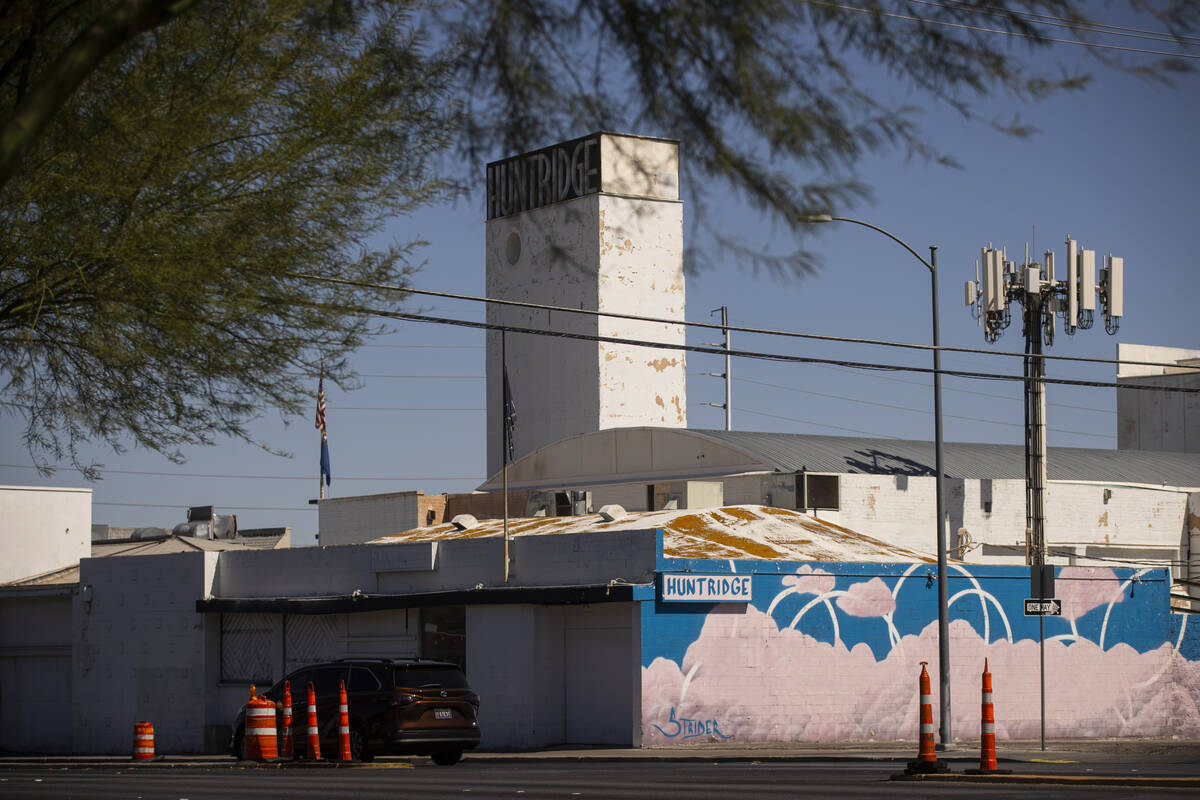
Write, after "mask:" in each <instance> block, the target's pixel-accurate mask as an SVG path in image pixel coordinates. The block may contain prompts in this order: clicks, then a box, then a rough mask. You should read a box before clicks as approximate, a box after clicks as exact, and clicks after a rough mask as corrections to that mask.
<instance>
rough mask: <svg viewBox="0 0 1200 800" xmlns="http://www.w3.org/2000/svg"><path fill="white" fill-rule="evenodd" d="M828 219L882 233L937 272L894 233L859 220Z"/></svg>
mask: <svg viewBox="0 0 1200 800" xmlns="http://www.w3.org/2000/svg"><path fill="white" fill-rule="evenodd" d="M829 219H830V220H832V221H836V222H853V223H854V224H855V225H862V226H863V227H864V228H870V229H871V230H873V231H878V232H879V233H882V234H883V235H884V236H886V237H888V238H889V239H891V240H892V241H893V242H895V243H896V244H898V245H900V246H901V247H903V248H904V249H905V250H907V251H908V252H910V253H912V256H913V258H915V259H916V260H917V261H920V262H921V263H922V264H924V265H925V269H927V270H929V271H930V272H937V270H936V269H934V268H933V265H932V264H930V263H929V262H928V261H926V260H925V259H923V258H921V256H920V255H919V254H918V253H917V251H916V250H913V249H912V248H911V247H909V246H908V242H906V241H904V240H903V239H901V238H900V237H899V236H896V235H895V234H894V233H891V232H889V231H886V230H884V229H883V228H881V227H879V226H878V225H872V224H871V223H869V222H865V221H863V220H861V219H852V218H850V217H833V216H831V217H830V218H829Z"/></svg>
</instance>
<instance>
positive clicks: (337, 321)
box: [0, 0, 453, 467]
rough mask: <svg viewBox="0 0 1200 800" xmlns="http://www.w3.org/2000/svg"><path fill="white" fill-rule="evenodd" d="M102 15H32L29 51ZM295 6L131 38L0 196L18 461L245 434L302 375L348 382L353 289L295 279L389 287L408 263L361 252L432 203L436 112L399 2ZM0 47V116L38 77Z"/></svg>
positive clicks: (288, 408) (87, 8) (399, 251)
mask: <svg viewBox="0 0 1200 800" xmlns="http://www.w3.org/2000/svg"><path fill="white" fill-rule="evenodd" d="M56 5H57V6H58V8H53V6H56ZM102 5H103V4H95V3H65V4H64V3H60V4H47V8H45V9H42V10H43V11H44V12H46V13H47V14H49V15H50V17H53V15H54V12H56V11H57V12H60V13H61V14H62V15H63V16H61V17H57V18H53V19H50V18H47V19H45V20H43V23H45V24H44V25H43V28H44V33H45V35H43V36H42V37H41V38H39V40H38V41H37V45H38V48H40V49H44V50H45V51H47V53H48V55H47V58H50V57H52V56H53V55H55V54H56V53H57V52H58V51H60V50H61V49H62V48H64V47H66V46H67V45H68V43H69V38H70V36H71V35H73V34H74V32H75V30H76V29H77V28H78V26H79V25H80V24H83V21H85V20H87V19H88V18H89V14H95V13H97V12H96V7H97V6H102ZM313 7H314V6H313V4H311V3H309V2H307V1H306V0H263V1H262V2H256V1H255V0H245V1H242V0H230V1H229V2H221V3H215V2H214V3H204V2H201V3H198V4H196V5H195V6H194V7H193V8H191V9H190V10H189V11H187V12H186V13H184V14H181V15H179V16H178V17H177V18H175V19H174V20H173V21H171V22H169V23H168V24H164V25H161V26H158V27H155V28H153V29H151V30H150V31H148V32H146V33H143V34H141V35H140V36H138V37H137V38H135V39H134V40H133V41H131V42H130V43H128V44H127V45H126V46H125V47H124V48H123V49H121V50H119V51H118V52H117V53H116V54H114V55H113V56H110V57H109V58H107V59H105V60H103V61H102V62H100V64H99V65H98V66H97V67H96V69H95V70H94V71H93V72H92V73H91V74H90V75H89V76H88V78H87V79H86V81H85V82H84V83H83V84H81V85H80V87H79V88H78V90H77V91H75V92H74V93H73V94H72V95H71V97H70V98H69V99H68V100H67V102H66V103H65V104H64V105H63V106H62V107H61V109H60V110H59V111H58V113H57V115H56V116H55V118H54V120H53V122H52V123H51V124H50V125H48V126H47V127H46V128H45V130H44V132H43V134H42V135H41V137H40V138H39V140H38V142H37V145H36V147H35V148H34V149H32V151H31V152H30V154H29V155H28V156H27V157H26V158H25V160H24V161H23V163H22V164H21V166H20V168H19V170H17V171H16V173H15V174H14V176H13V178H12V179H11V180H9V182H8V183H7V185H5V186H4V187H3V188H2V189H0V378H2V380H3V384H2V387H3V396H4V400H5V401H6V402H7V403H8V404H9V405H10V408H12V409H15V410H16V411H17V412H18V413H19V414H21V415H23V417H24V422H25V436H26V440H27V443H28V445H29V446H30V449H31V451H32V452H33V453H34V454H35V455H36V456H38V457H41V458H45V457H52V458H54V459H59V458H63V457H72V458H74V457H75V456H76V449H77V448H76V446H77V444H78V443H80V442H82V441H93V442H100V441H102V442H106V443H107V444H108V445H110V446H111V447H113V448H115V449H117V450H120V449H121V448H123V447H127V446H128V445H129V444H130V443H133V444H135V445H137V446H142V447H146V448H150V449H153V450H158V451H161V452H164V453H166V454H168V455H176V456H177V454H178V450H179V447H180V446H182V445H185V444H194V443H207V442H211V441H212V440H213V438H214V437H216V436H219V435H231V436H235V437H242V438H249V435H248V432H247V422H248V421H249V420H251V419H252V418H254V417H255V416H256V415H258V414H259V413H260V412H262V411H263V410H266V409H280V410H282V411H283V412H295V411H298V410H299V409H300V408H301V407H302V405H303V404H305V403H310V402H311V399H312V392H313V389H314V386H315V383H316V381H315V378H314V377H312V376H315V375H316V373H317V371H318V369H319V365H320V363H321V361H322V360H323V361H324V372H325V375H326V377H329V378H332V379H333V380H335V381H336V380H339V379H344V378H345V377H346V375H347V368H346V364H345V358H344V357H345V354H346V353H347V352H349V351H350V350H352V349H353V348H354V347H356V346H357V345H358V344H360V343H361V342H362V340H363V337H364V336H365V335H367V334H369V333H370V331H371V330H372V326H373V324H374V323H372V321H371V319H370V317H369V316H368V315H367V314H365V313H364V312H363V311H362V310H361V308H362V306H363V305H364V304H367V303H370V302H371V300H372V299H373V298H372V294H371V292H370V291H368V290H364V289H361V288H354V287H350V286H345V285H340V286H339V285H331V284H328V283H321V282H316V281H312V280H309V279H306V278H303V277H297V275H298V274H305V273H308V274H317V275H321V276H329V277H336V278H343V279H348V280H354V281H363V282H385V283H386V282H392V283H395V282H403V280H404V278H405V276H406V274H407V271H408V266H407V260H406V257H407V255H408V252H407V251H408V247H407V246H393V247H388V246H384V247H382V248H375V249H371V248H369V247H368V243H369V242H370V240H371V237H372V235H373V234H375V233H376V232H377V231H378V229H379V228H380V225H381V222H382V221H383V220H384V219H385V218H390V217H393V216H395V215H397V214H403V213H404V212H405V211H407V210H409V209H412V208H414V207H416V206H419V205H422V204H427V203H430V202H432V201H434V200H435V199H437V198H439V197H441V196H442V194H443V192H444V191H445V186H444V185H443V183H441V182H439V180H438V179H437V178H436V176H434V175H433V174H432V173H431V171H430V163H431V158H432V157H433V156H434V155H435V154H436V153H438V152H439V151H440V150H441V149H442V148H443V147H444V145H445V144H446V142H447V136H448V131H449V130H450V128H451V127H452V121H453V118H452V114H450V113H449V112H448V111H447V109H448V108H451V107H452V106H451V105H449V104H447V102H446V98H445V91H446V84H445V78H446V72H445V69H444V65H442V64H441V63H439V61H438V60H437V59H436V58H434V57H430V56H429V55H428V54H427V52H426V48H424V47H423V46H422V42H421V41H420V40H419V39H418V38H417V37H416V36H415V34H414V33H413V31H414V26H413V25H412V20H411V18H410V17H409V16H408V12H407V11H406V9H405V8H404V4H402V3H390V2H389V3H379V4H376V5H370V6H359V5H357V4H355V5H335V6H332V7H324V8H323V9H322V13H319V14H318V13H314V12H313V11H312V8H313ZM30 24H32V23H30ZM24 30H25V31H26V32H27V31H28V30H29V28H28V27H26V28H25V29H24ZM7 32H8V33H10V34H12V35H10V36H8V37H7V38H6V39H5V41H4V44H5V46H6V48H7V50H6V52H5V53H3V54H2V55H0V59H3V58H4V57H5V56H7V57H8V59H9V62H10V63H13V62H14V60H15V69H13V70H12V71H10V72H9V73H8V74H7V75H6V76H5V77H6V79H7V80H6V82H5V83H4V84H3V87H2V88H3V92H4V94H3V106H2V107H3V108H6V109H10V110H11V109H12V108H13V107H14V106H15V105H16V104H17V103H18V101H19V97H18V95H19V93H20V92H21V91H22V89H21V71H22V70H23V69H25V70H28V71H29V72H30V73H31V75H32V80H33V81H36V79H37V76H38V70H39V69H41V68H42V67H43V64H42V63H41V62H40V61H39V58H38V55H37V54H36V53H35V54H34V57H33V59H32V61H30V62H29V63H27V64H22V63H20V60H19V59H15V57H16V56H19V55H20V53H19V52H18V51H19V49H20V48H21V46H22V45H23V44H24V43H26V42H27V41H28V39H27V38H26V39H22V38H21V37H20V36H19V35H17V34H19V33H21V30H15V31H14V30H9V31H7ZM55 35H57V36H58V38H59V41H55V38H54V37H55ZM393 299H394V298H393ZM83 466H85V467H86V466H87V465H83Z"/></svg>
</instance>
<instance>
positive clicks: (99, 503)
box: [92, 500, 317, 511]
mask: <svg viewBox="0 0 1200 800" xmlns="http://www.w3.org/2000/svg"><path fill="white" fill-rule="evenodd" d="M92 505H94V506H122V507H125V508H190V507H191V506H192V505H193V504H192V503H109V502H102V501H100V500H93V501H92ZM221 508H223V509H229V510H230V511H316V510H317V507H316V506H226V505H222V506H221Z"/></svg>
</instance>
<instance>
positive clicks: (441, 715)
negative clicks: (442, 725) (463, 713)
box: [433, 708, 452, 719]
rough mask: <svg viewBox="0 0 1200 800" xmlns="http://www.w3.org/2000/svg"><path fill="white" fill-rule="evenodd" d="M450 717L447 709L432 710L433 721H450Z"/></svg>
mask: <svg viewBox="0 0 1200 800" xmlns="http://www.w3.org/2000/svg"><path fill="white" fill-rule="evenodd" d="M451 716H452V715H451V713H450V709H448V708H435V709H434V710H433V718H434V719H450V718H451Z"/></svg>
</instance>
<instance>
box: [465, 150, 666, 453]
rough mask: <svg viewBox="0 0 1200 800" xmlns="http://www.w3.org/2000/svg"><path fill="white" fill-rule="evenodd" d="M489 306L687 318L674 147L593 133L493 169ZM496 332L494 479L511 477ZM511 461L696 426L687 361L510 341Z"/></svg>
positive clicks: (491, 339) (619, 329) (595, 346)
mask: <svg viewBox="0 0 1200 800" xmlns="http://www.w3.org/2000/svg"><path fill="white" fill-rule="evenodd" d="M486 177H487V191H486V203H487V208H486V214H487V222H486V225H487V236H486V242H487V295H488V297H490V298H496V299H502V300H520V301H525V302H532V303H540V304H546V305H554V306H562V307H567V308H578V309H584V310H590V311H611V312H616V313H622V314H638V315H643V316H652V317H657V318H661V319H668V320H678V321H679V323H682V322H683V319H684V300H685V298H684V278H683V205H682V203H681V202H680V200H679V143H678V142H676V141H674V140H669V139H653V138H648V137H643V136H630V135H624V134H613V133H595V134H592V135H590V136H585V137H582V138H579V139H574V140H572V141H569V142H563V143H561V144H556V145H553V146H551V147H545V148H542V149H540V150H534V151H532V152H529V153H524V154H521V155H518V156H513V157H511V158H506V159H503V160H501V161H496V162H493V163H491V164H489V165H488V166H487V176H486ZM487 320H488V322H489V323H493V324H497V323H499V324H505V325H510V326H514V327H518V328H527V329H534V330H545V331H552V332H569V333H576V334H582V335H584V336H588V337H597V336H598V337H611V338H618V339H637V340H650V341H656V342H666V343H669V344H680V345H682V344H684V341H685V336H684V327H683V325H682V324H678V325H676V324H671V323H652V322H639V321H635V320H625V319H614V318H611V317H600V316H596V315H593V314H572V313H567V312H560V311H553V312H548V311H545V310H535V309H525V308H514V307H506V306H489V307H488V312H487ZM500 350H501V347H500V333H499V332H496V331H491V332H489V333H488V349H487V393H488V395H487V396H488V474H489V475H492V474H495V473H496V472H497V471H498V470H500V468H501V466H502V453H501V441H502V436H501V426H502V425H503V410H502V406H503V373H504V370H503V365H502V364H501V358H500ZM505 351H506V354H507V355H506V358H507V364H508V375H509V380H510V385H511V388H512V396H513V403H514V405H515V406H516V408H517V409H518V410H519V411H518V417H517V422H516V425H515V428H514V430H513V432H512V436H513V444H514V447H513V450H514V457H515V458H518V459H519V458H521V457H522V456H523V455H526V454H528V453H531V452H533V451H534V450H537V449H538V448H540V447H542V446H544V445H548V444H550V443H552V442H555V441H558V440H559V439H563V438H565V437H568V436H575V435H578V434H581V433H592V432H595V431H600V430H605V429H608V428H620V427H634V426H642V425H653V426H659V427H673V428H683V427H687V411H686V409H687V395H686V381H685V377H684V370H685V364H684V353H683V351H682V350H678V351H676V350H670V349H666V350H663V349H652V348H645V347H638V346H634V345H623V344H616V343H612V342H601V341H595V340H589V339H568V338H563V337H561V336H560V337H551V336H538V335H532V334H523V333H508V334H506V341H505Z"/></svg>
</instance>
